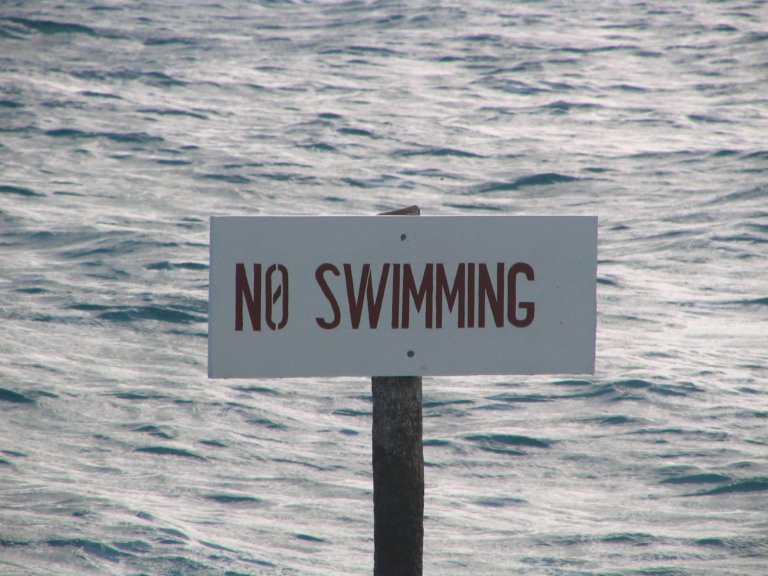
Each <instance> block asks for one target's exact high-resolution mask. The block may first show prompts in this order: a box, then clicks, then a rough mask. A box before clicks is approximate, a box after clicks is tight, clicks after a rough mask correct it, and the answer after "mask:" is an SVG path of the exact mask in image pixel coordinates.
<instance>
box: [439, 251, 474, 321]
mask: <svg viewBox="0 0 768 576" xmlns="http://www.w3.org/2000/svg"><path fill="white" fill-rule="evenodd" d="M465 284H466V273H465V265H464V264H459V265H458V267H457V268H456V276H454V278H453V285H452V286H451V287H450V288H449V287H448V277H447V276H446V275H445V265H444V264H436V265H435V328H442V327H443V296H445V301H446V303H447V304H448V311H449V312H453V307H454V306H455V305H456V301H457V300H458V315H459V328H464V322H465V315H466V312H465V308H466V302H465V300H466V291H465Z"/></svg>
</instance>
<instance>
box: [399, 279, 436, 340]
mask: <svg viewBox="0 0 768 576" xmlns="http://www.w3.org/2000/svg"><path fill="white" fill-rule="evenodd" d="M433 269H434V266H433V265H432V264H426V265H425V266H424V274H423V275H422V277H421V284H420V285H419V287H418V288H416V279H415V278H414V277H413V271H412V270H411V265H410V264H403V311H402V321H401V323H400V325H401V326H402V327H403V328H408V326H409V325H410V318H409V315H410V309H411V305H410V302H409V299H413V304H414V306H415V307H416V311H417V312H421V308H422V306H424V305H425V304H426V306H424V307H425V308H426V311H425V316H426V318H425V325H426V327H427V328H432V306H433V300H434V299H433V297H432V295H433V293H434V282H433V278H434V276H433ZM395 288H397V287H396V286H395Z"/></svg>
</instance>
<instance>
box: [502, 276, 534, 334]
mask: <svg viewBox="0 0 768 576" xmlns="http://www.w3.org/2000/svg"><path fill="white" fill-rule="evenodd" d="M519 274H523V275H524V276H525V278H526V280H529V281H533V280H534V279H535V278H534V274H533V268H532V267H531V266H530V264H526V263H525V262H518V263H516V264H514V265H513V266H512V267H511V268H510V269H509V273H508V274H507V319H508V320H509V321H510V322H511V323H512V325H513V326H516V327H517V328H525V327H526V326H530V325H531V323H532V322H533V317H534V315H535V314H536V304H535V303H534V302H520V304H519V306H518V304H517V276H518V275H519ZM518 307H519V308H520V309H521V310H525V315H524V316H523V317H522V318H518V317H517V310H518Z"/></svg>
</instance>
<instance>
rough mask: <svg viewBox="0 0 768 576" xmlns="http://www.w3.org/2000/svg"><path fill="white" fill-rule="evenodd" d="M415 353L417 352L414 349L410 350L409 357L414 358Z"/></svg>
mask: <svg viewBox="0 0 768 576" xmlns="http://www.w3.org/2000/svg"><path fill="white" fill-rule="evenodd" d="M414 355H415V352H414V351H413V350H408V358H413V357H414Z"/></svg>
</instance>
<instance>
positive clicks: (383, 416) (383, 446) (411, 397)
mask: <svg viewBox="0 0 768 576" xmlns="http://www.w3.org/2000/svg"><path fill="white" fill-rule="evenodd" d="M418 214H419V208H418V206H410V207H408V208H404V209H402V210H396V211H394V212H387V213H386V215H418ZM371 388H372V391H373V539H374V567H373V573H374V576H421V574H422V557H423V548H424V449H423V442H422V414H421V405H422V403H421V376H374V377H372V378H371Z"/></svg>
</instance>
